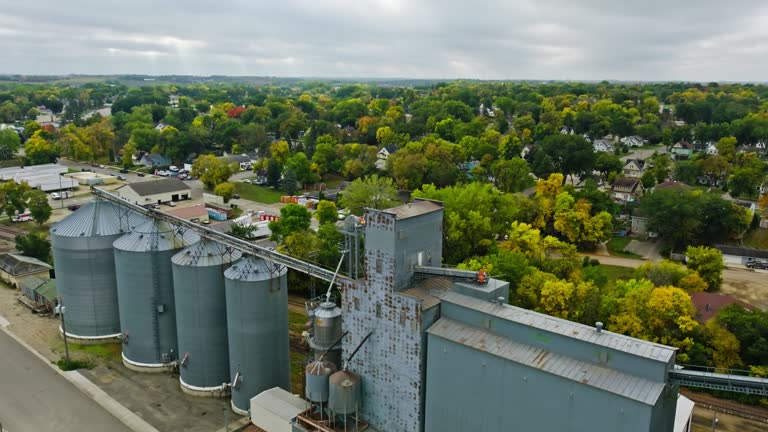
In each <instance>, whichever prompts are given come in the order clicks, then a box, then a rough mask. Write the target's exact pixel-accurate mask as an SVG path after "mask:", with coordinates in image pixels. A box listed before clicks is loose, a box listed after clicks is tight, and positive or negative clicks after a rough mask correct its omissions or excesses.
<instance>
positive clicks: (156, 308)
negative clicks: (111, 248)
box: [149, 230, 162, 361]
mask: <svg viewBox="0 0 768 432" xmlns="http://www.w3.org/2000/svg"><path fill="white" fill-rule="evenodd" d="M155 231H157V232H152V233H151V234H150V236H151V237H150V239H149V245H150V246H149V248H150V250H151V251H152V309H153V310H152V313H151V316H152V341H153V342H154V345H155V355H156V356H157V360H158V361H162V360H161V357H162V352H161V351H162V350H161V347H160V317H158V315H159V314H160V262H159V261H160V260H159V259H158V258H157V254H158V253H159V251H158V249H159V245H158V243H159V241H160V240H159V239H158V237H159V236H160V232H159V230H155Z"/></svg>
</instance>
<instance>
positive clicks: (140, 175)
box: [136, 172, 144, 177]
mask: <svg viewBox="0 0 768 432" xmlns="http://www.w3.org/2000/svg"><path fill="white" fill-rule="evenodd" d="M136 175H137V176H139V177H144V173H143V172H140V173H138V174H136Z"/></svg>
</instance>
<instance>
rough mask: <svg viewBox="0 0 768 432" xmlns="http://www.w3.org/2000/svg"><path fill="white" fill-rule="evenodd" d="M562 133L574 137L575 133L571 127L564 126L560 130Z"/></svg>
mask: <svg viewBox="0 0 768 432" xmlns="http://www.w3.org/2000/svg"><path fill="white" fill-rule="evenodd" d="M560 133H561V134H563V135H573V134H574V133H575V132H574V131H573V128H572V127H570V126H563V128H562V129H560Z"/></svg>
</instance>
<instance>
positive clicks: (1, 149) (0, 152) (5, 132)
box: [0, 128, 21, 160]
mask: <svg viewBox="0 0 768 432" xmlns="http://www.w3.org/2000/svg"><path fill="white" fill-rule="evenodd" d="M19 147H21V138H20V137H19V134H17V133H16V131H15V130H13V129H10V128H9V129H2V130H0V159H2V160H7V159H12V158H13V157H14V156H16V152H17V151H19Z"/></svg>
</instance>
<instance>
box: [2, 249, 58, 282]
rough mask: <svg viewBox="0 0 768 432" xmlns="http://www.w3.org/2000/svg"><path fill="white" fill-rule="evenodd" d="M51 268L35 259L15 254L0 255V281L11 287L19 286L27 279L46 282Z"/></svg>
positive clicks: (49, 276)
mask: <svg viewBox="0 0 768 432" xmlns="http://www.w3.org/2000/svg"><path fill="white" fill-rule="evenodd" d="M52 268H53V267H51V266H50V265H49V264H48V263H46V262H43V261H40V260H39V259H37V258H32V257H28V256H24V255H21V254H15V253H4V254H0V280H2V281H3V282H5V283H7V284H8V285H11V286H13V287H18V286H20V284H21V282H22V281H23V280H24V279H26V278H28V277H35V278H40V279H43V280H48V279H50V278H51V274H50V273H51V269H52Z"/></svg>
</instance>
